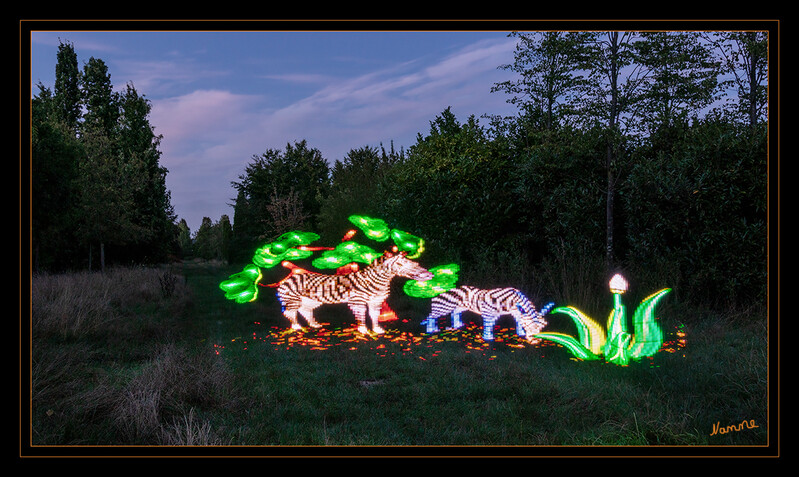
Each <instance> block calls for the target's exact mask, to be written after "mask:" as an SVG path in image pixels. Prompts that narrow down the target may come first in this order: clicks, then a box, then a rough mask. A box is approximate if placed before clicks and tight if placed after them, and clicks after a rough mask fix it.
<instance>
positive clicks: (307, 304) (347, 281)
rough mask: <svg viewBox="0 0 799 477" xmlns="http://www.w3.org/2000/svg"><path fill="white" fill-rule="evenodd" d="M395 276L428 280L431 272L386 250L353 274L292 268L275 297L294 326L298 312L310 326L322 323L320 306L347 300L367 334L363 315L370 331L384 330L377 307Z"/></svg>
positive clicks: (359, 327)
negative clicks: (317, 312) (316, 312)
mask: <svg viewBox="0 0 799 477" xmlns="http://www.w3.org/2000/svg"><path fill="white" fill-rule="evenodd" d="M395 276H401V277H406V278H410V279H412V280H420V281H424V280H429V279H431V278H433V274H432V273H430V272H429V271H428V270H427V269H425V268H423V267H422V266H420V265H419V264H418V263H416V262H414V261H413V260H410V259H408V258H407V257H406V254H405V253H403V252H400V253H398V254H391V253H388V252H387V253H385V254H384V255H383V256H382V257H380V258H378V259H376V260H375V261H374V262H372V263H371V264H370V265H369V266H367V267H365V268H363V269H360V270H358V271H354V272H352V273H346V274H338V275H327V274H322V273H314V272H310V271H307V270H304V269H301V268H295V269H293V270H292V273H291V274H290V275H289V276H288V277H286V279H284V280H283V281H282V282H281V283H280V285H279V286H278V287H277V297H278V299H279V300H280V303H281V305H282V307H283V315H284V316H285V317H286V318H288V319H289V321H290V322H291V327H292V328H294V329H300V328H302V325H300V323H299V321H298V319H297V313H298V312H299V314H300V315H301V316H302V317H303V318H304V319H305V321H306V322H307V323H308V325H309V326H311V327H314V328H318V327H320V326H321V325H320V324H319V323H318V322H317V321H316V319H315V318H314V316H313V310H314V309H315V308H317V307H319V306H320V305H325V304H333V303H347V305H348V306H349V308H350V310H351V311H352V313H353V315H355V318H356V320H357V322H358V331H359V332H361V333H364V334H365V333H368V328H367V327H366V314H367V313H368V314H369V318H370V320H371V322H372V331H374V332H375V333H383V331H384V330H383V329H382V328H381V327H380V325H379V320H378V318H379V316H380V309H381V305H382V304H383V302H384V301H385V300H386V298H387V297H388V294H389V287H390V284H391V280H392V279H393V278H394V277H395Z"/></svg>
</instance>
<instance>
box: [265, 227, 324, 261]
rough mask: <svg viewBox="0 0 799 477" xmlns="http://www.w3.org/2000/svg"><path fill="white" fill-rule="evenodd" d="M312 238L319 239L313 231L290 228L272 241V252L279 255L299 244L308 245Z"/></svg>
mask: <svg viewBox="0 0 799 477" xmlns="http://www.w3.org/2000/svg"><path fill="white" fill-rule="evenodd" d="M314 240H319V235H318V234H315V233H313V232H303V231H301V230H292V231H291V232H286V233H284V234H283V235H281V236H280V237H278V238H277V240H275V241H274V242H272V244H271V245H272V247H271V248H272V253H274V254H276V255H279V254H282V253H286V252H288V250H289V249H290V248H293V247H298V246H300V245H308V244H309V243H311V242H313V241H314Z"/></svg>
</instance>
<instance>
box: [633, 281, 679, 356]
mask: <svg viewBox="0 0 799 477" xmlns="http://www.w3.org/2000/svg"><path fill="white" fill-rule="evenodd" d="M670 291H671V288H664V289H662V290H660V291H657V292H655V293H653V294H652V295H649V296H648V297H646V298H644V300H643V301H641V304H640V305H638V308H636V310H635V313H634V314H633V329H634V330H635V337H634V340H633V343H632V345H631V347H630V357H632V358H633V359H637V358H641V357H644V356H652V355H654V354H655V353H657V352H658V350H659V349H660V347H661V346H662V345H663V331H662V330H661V329H660V326H659V325H658V324H657V322H656V321H655V306H656V305H657V303H658V301H660V299H661V298H663V297H664V296H665V295H666V293H668V292H670Z"/></svg>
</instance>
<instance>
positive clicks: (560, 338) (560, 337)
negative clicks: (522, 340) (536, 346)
mask: <svg viewBox="0 0 799 477" xmlns="http://www.w3.org/2000/svg"><path fill="white" fill-rule="evenodd" d="M533 336H535V337H536V338H541V339H545V340H548V341H552V342H554V343H558V344H560V345H562V346H564V347H565V348H566V349H567V350H569V352H570V353H571V354H572V355H573V356H574V357H575V358H577V359H581V360H584V361H591V360H595V359H599V356H598V355H596V354H594V353H592V352H591V350H589V349H588V348H586V347H585V346H583V344H582V343H580V342H579V341H577V340H576V339H575V338H574V337H572V336H569V335H566V334H563V333H555V332H547V333H538V334H536V335H533Z"/></svg>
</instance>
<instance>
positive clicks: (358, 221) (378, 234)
mask: <svg viewBox="0 0 799 477" xmlns="http://www.w3.org/2000/svg"><path fill="white" fill-rule="evenodd" d="M348 219H349V221H350V222H352V224H353V225H355V226H356V227H358V228H360V229H361V230H363V233H365V234H366V236H367V237H369V238H370V239H372V240H376V241H378V242H383V241H384V240H386V239H388V237H389V236H390V233H391V229H390V228H389V227H388V225H386V223H385V221H383V220H382V219H374V218H372V217H367V216H365V215H350V216H349V217H348Z"/></svg>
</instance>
